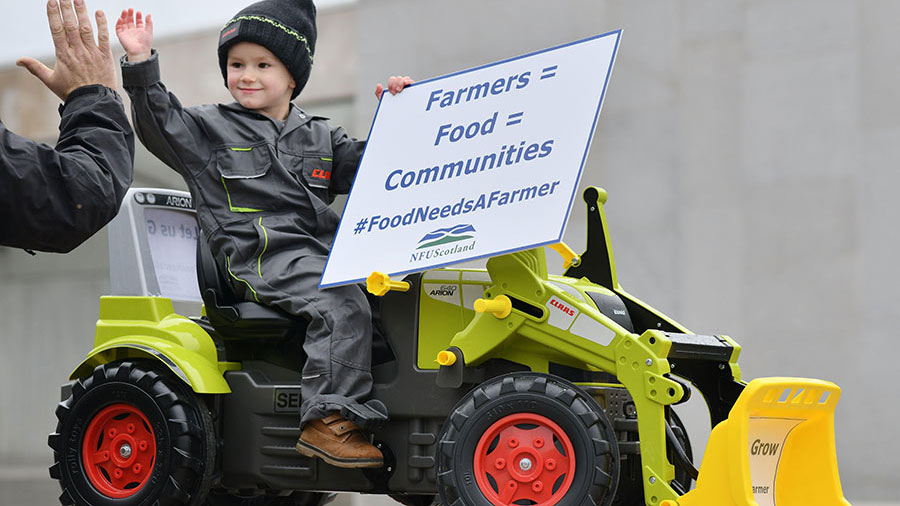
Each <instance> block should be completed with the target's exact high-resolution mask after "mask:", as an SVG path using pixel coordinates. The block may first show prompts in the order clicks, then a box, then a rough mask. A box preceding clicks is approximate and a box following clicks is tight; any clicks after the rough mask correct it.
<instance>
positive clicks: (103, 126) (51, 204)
mask: <svg viewBox="0 0 900 506" xmlns="http://www.w3.org/2000/svg"><path fill="white" fill-rule="evenodd" d="M60 116H61V121H60V126H59V130H60V135H59V140H58V142H57V144H56V146H55V147H52V146H49V145H47V144H40V143H37V142H34V141H31V140H29V139H26V138H24V137H21V136H19V135H16V134H14V133H12V132H10V131H9V130H7V129H6V127H5V126H4V125H3V124H2V123H0V245H3V246H12V247H17V248H26V249H34V250H40V251H50V252H59V253H65V252H68V251H71V250H72V249H74V248H75V247H76V246H78V245H79V244H81V243H82V242H84V241H85V240H86V239H87V238H88V237H90V236H91V235H93V234H94V233H95V232H96V231H98V230H99V229H101V228H102V227H103V226H104V225H106V224H107V223H108V222H109V220H111V219H112V218H113V216H115V215H116V212H117V211H118V209H119V206H120V205H121V203H122V198H123V197H124V196H125V191H126V190H127V189H128V187H129V186H130V185H131V179H132V174H133V160H134V134H133V132H132V130H131V127H130V126H129V124H128V120H127V118H126V115H125V109H124V107H123V106H122V101H121V99H120V98H119V96H118V95H117V94H116V92H115V91H113V90H111V89H109V88H107V87H105V86H102V85H89V86H83V87H80V88H78V89H76V90H75V91H72V92H71V93H69V94H68V95H67V98H66V102H65V104H63V105H62V106H60Z"/></svg>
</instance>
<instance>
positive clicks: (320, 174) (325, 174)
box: [312, 169, 331, 181]
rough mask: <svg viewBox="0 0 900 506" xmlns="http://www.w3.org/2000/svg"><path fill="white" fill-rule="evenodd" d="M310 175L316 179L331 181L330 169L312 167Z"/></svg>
mask: <svg viewBox="0 0 900 506" xmlns="http://www.w3.org/2000/svg"><path fill="white" fill-rule="evenodd" d="M312 177H314V178H316V179H324V180H326V181H331V171H330V170H322V169H313V173H312Z"/></svg>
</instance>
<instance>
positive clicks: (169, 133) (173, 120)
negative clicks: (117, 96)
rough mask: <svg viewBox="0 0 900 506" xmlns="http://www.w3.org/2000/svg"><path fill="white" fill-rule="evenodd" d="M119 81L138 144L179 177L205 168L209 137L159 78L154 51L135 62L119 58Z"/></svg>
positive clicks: (157, 60) (157, 57)
mask: <svg viewBox="0 0 900 506" xmlns="http://www.w3.org/2000/svg"><path fill="white" fill-rule="evenodd" d="M122 84H123V85H124V87H125V92H126V93H128V97H129V98H131V119H132V121H133V122H134V130H135V132H136V133H137V136H138V139H140V141H141V144H143V145H144V146H145V147H146V148H147V149H148V150H149V151H150V152H151V153H153V154H154V155H155V156H156V157H157V158H159V159H160V160H162V161H163V163H165V164H166V165H168V166H169V167H171V168H173V169H175V170H176V171H178V172H179V173H180V174H181V175H182V176H187V175H189V174H191V173H193V172H196V171H198V170H200V169H202V168H203V167H205V165H206V162H207V160H208V159H209V156H210V147H209V141H208V138H207V136H206V134H205V132H204V131H203V128H202V127H201V125H200V124H199V123H198V122H197V121H196V119H195V118H194V117H193V116H192V115H191V113H190V111H189V110H187V109H185V108H184V107H182V106H181V102H179V101H178V98H177V97H175V95H173V94H172V93H169V92H168V91H167V90H166V87H165V86H164V85H163V83H162V82H161V81H160V74H159V56H158V54H157V52H156V50H154V51H153V52H152V54H151V55H150V58H148V59H147V60H144V61H142V62H138V63H129V62H128V61H126V59H125V57H122Z"/></svg>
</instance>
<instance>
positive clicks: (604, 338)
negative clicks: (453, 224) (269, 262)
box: [49, 188, 848, 506]
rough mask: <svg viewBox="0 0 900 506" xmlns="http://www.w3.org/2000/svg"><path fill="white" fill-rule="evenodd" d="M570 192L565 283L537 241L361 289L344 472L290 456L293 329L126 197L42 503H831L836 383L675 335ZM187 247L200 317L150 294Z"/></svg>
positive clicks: (720, 343)
mask: <svg viewBox="0 0 900 506" xmlns="http://www.w3.org/2000/svg"><path fill="white" fill-rule="evenodd" d="M584 200H585V202H586V204H587V212H588V239H587V249H586V251H585V252H584V254H582V255H581V256H580V257H578V256H575V255H573V254H572V253H571V251H570V250H567V249H566V248H559V249H560V251H562V252H563V254H564V256H565V257H566V258H567V269H568V270H567V271H566V273H565V275H564V276H554V275H550V274H548V272H547V267H546V261H545V256H544V255H545V253H544V249H543V248H537V249H531V250H526V251H521V252H517V253H511V254H504V255H501V256H497V257H494V258H491V259H490V260H488V262H487V268H486V269H481V270H479V269H452V268H443V269H436V270H431V271H427V272H424V273H417V274H412V275H408V276H406V278H405V279H404V280H403V282H402V283H398V282H390V281H388V280H385V279H382V280H380V282H379V281H378V280H374V282H373V285H379V284H380V285H382V288H384V287H387V288H390V287H398V286H399V285H403V287H404V288H408V289H407V290H406V291H389V292H388V293H386V294H385V295H384V296H382V297H380V298H378V299H375V298H374V297H373V313H375V314H376V316H377V321H376V325H375V326H376V336H375V340H374V341H375V344H374V350H373V367H372V374H373V377H374V390H373V392H372V401H370V402H369V403H368V406H370V407H371V408H372V412H373V415H372V416H370V417H368V418H367V417H366V416H365V414H363V416H362V420H361V422H362V423H367V425H368V426H369V427H370V428H371V429H372V434H373V438H374V442H375V444H376V445H377V446H379V448H380V449H381V450H382V452H383V453H384V456H385V464H384V467H382V468H379V469H370V470H358V469H356V470H351V469H339V468H334V467H331V466H329V465H327V464H326V463H324V462H323V461H321V460H317V459H310V458H307V457H303V456H301V455H299V454H297V453H296V452H295V450H294V444H295V442H296V440H297V438H298V436H299V433H300V431H299V428H298V413H297V410H298V407H299V405H300V377H301V376H300V369H301V364H302V363H303V352H302V348H301V343H302V340H303V333H304V328H305V325H306V324H305V322H304V321H301V320H297V319H295V318H293V317H291V316H289V315H286V314H284V313H281V312H279V311H277V310H274V309H271V308H268V307H264V306H261V305H258V304H255V303H252V302H246V301H241V300H237V299H236V298H235V296H234V295H233V294H232V292H231V289H230V287H229V285H228V284H227V282H226V281H225V280H224V279H223V277H222V276H221V273H219V272H217V270H216V267H215V264H214V263H213V261H212V257H211V255H210V253H209V251H208V249H207V248H206V245H205V241H203V240H200V241H197V240H196V239H197V238H198V237H199V235H200V231H199V230H198V229H197V226H196V222H195V221H194V218H193V215H192V211H191V201H190V197H189V196H188V195H187V194H185V193H181V192H173V191H166V190H145V189H132V190H131V192H130V193H129V195H128V196H127V197H126V202H125V204H124V206H123V209H122V212H121V213H120V215H119V217H117V218H116V220H115V221H114V222H113V223H112V224H111V226H110V244H111V257H110V259H111V260H110V261H111V272H112V279H111V281H112V283H111V284H112V288H113V293H116V295H114V296H107V297H103V298H101V301H100V317H99V321H98V322H97V326H96V335H95V341H94V349H93V350H92V351H91V352H90V354H89V355H88V357H87V358H86V359H85V360H84V362H82V363H81V364H80V365H79V366H78V367H77V368H75V370H74V372H73V373H72V375H71V377H70V380H71V383H69V384H67V385H65V386H64V387H63V395H62V398H63V399H64V400H63V401H62V402H61V403H60V404H59V406H58V407H57V410H56V415H57V418H58V420H59V421H58V426H57V429H56V432H55V433H53V434H51V435H50V437H49V444H50V446H51V448H52V449H53V455H54V462H55V463H54V464H53V466H52V467H51V468H50V474H51V476H52V477H53V478H55V479H57V480H59V482H60V485H61V487H62V495H61V497H60V500H61V502H62V504H64V505H72V504H74V505H80V506H114V505H115V506H138V505H160V506H166V505H210V506H228V505H255V506H314V505H320V504H324V503H325V502H327V501H328V500H330V499H331V498H332V497H333V494H331V493H332V492H344V491H347V492H359V493H364V494H387V495H389V496H390V497H392V498H393V499H395V500H396V501H398V502H400V503H403V504H407V505H427V504H432V503H434V502H438V501H439V502H440V503H442V504H446V505H448V506H509V505H540V506H553V505H559V506H567V505H603V506H608V505H621V506H632V505H638V504H645V505H647V506H661V505H667V506H674V505H676V504H679V505H682V506H690V505H697V504H700V505H710V506H712V505H715V506H721V505H726V506H727V505H739V506H745V505H746V506H751V505H757V504H758V505H760V506H766V505H775V504H776V501H777V504H779V505H781V506H792V505H793V506H799V505H807V504H817V505H823V504H825V505H846V504H848V503H847V502H846V501H845V500H844V499H843V494H842V491H841V487H840V481H839V478H838V474H837V464H836V458H835V451H834V437H833V416H834V409H835V405H836V403H837V401H838V398H839V396H840V391H839V389H838V388H837V387H836V386H835V385H833V384H830V383H827V382H823V381H816V380H800V379H789V378H769V379H763V380H756V381H753V382H751V383H749V384H746V383H744V382H743V381H742V379H741V371H740V368H739V367H738V364H737V359H738V355H739V353H740V346H738V344H737V343H735V341H734V340H732V339H731V338H729V337H727V336H705V335H696V334H693V333H691V332H690V331H689V330H688V329H687V328H685V327H684V326H682V325H680V324H678V323H676V322H675V321H673V320H671V319H670V318H668V317H667V316H665V315H663V314H661V313H660V312H659V311H656V310H654V309H653V308H651V307H650V306H648V305H646V304H644V303H643V302H641V301H640V300H638V299H637V298H635V297H633V296H631V295H629V294H628V293H627V292H625V291H624V290H622V288H621V287H620V286H619V283H618V279H617V277H616V271H615V264H614V261H613V256H612V251H611V248H610V240H609V236H608V234H607V227H606V219H605V215H604V212H603V205H604V203H605V202H606V192H605V191H603V190H600V189H597V188H589V189H587V190H586V191H585V193H584ZM195 244H196V246H195ZM193 248H196V250H193ZM186 251H190V252H191V254H185V253H184V252H186ZM194 255H196V257H194ZM194 258H196V272H197V274H198V275H197V279H198V281H199V291H200V293H201V294H202V301H203V303H204V309H203V311H202V312H201V316H195V317H186V316H182V315H179V314H176V313H175V311H174V309H173V307H174V306H173V303H172V300H171V298H170V297H167V296H165V295H166V292H167V291H169V292H173V291H174V292H178V293H192V292H193V293H196V287H194V288H191V287H190V286H187V285H185V283H187V284H188V285H190V283H189V281H192V278H193V274H192V272H193V270H194V268H195V267H194V265H195V262H194ZM185 274H187V278H185V276H184V275H185ZM123 279H125V280H126V281H122V280H123ZM185 279H187V280H188V281H185ZM374 288H378V287H377V286H373V290H374ZM693 390H696V391H698V392H699V393H700V394H702V396H703V398H704V399H705V401H706V403H707V405H708V407H709V414H710V419H711V422H712V425H713V427H715V429H714V430H713V433H712V435H711V438H710V441H709V444H708V446H707V454H706V457H705V462H704V466H703V470H702V472H700V473H699V481H698V483H697V486H696V488H694V489H693V490H691V488H692V482H693V480H694V479H695V478H697V474H698V473H697V470H696V469H695V468H694V466H693V463H692V455H691V449H690V448H691V445H690V443H689V439H688V435H687V433H686V430H685V427H684V424H683V423H682V422H681V420H680V419H679V417H678V416H677V415H676V413H675V411H674V410H673V406H675V405H677V404H679V403H682V402H684V401H686V400H687V399H688V397H689V396H690V395H691V392H692V391H693ZM384 408H386V412H387V413H388V417H387V419H384V417H383V416H378V415H379V414H383V413H384Z"/></svg>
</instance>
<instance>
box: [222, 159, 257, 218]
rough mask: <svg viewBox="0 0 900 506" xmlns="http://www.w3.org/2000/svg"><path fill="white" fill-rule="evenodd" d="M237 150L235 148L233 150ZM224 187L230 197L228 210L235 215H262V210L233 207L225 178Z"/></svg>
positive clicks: (226, 194) (223, 177)
mask: <svg viewBox="0 0 900 506" xmlns="http://www.w3.org/2000/svg"><path fill="white" fill-rule="evenodd" d="M231 149H235V148H231ZM220 179H221V180H222V186H223V187H224V188H225V196H226V197H228V210H229V211H231V212H233V213H261V212H262V209H253V208H252V207H235V206H233V205H231V193H229V192H228V185H227V184H225V176H222V177H221V178H220Z"/></svg>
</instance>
